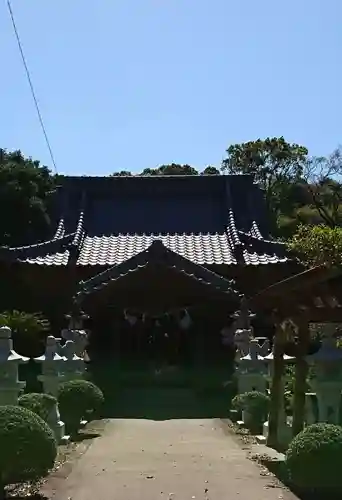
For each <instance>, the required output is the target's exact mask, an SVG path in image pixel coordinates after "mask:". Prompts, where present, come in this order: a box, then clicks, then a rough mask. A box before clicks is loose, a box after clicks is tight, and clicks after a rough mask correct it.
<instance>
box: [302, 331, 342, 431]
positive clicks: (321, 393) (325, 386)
mask: <svg viewBox="0 0 342 500" xmlns="http://www.w3.org/2000/svg"><path fill="white" fill-rule="evenodd" d="M336 333H337V325H335V324H333V323H327V324H324V325H322V334H323V338H322V345H321V348H320V349H319V350H318V351H317V352H316V353H314V354H312V355H310V356H307V358H306V360H307V362H308V363H309V364H311V365H312V366H313V368H314V377H313V379H312V380H311V381H310V385H311V388H312V389H313V391H314V392H315V393H316V397H317V404H318V421H319V422H328V423H333V424H338V423H339V409H340V402H341V390H342V350H341V349H340V348H338V347H337V339H336Z"/></svg>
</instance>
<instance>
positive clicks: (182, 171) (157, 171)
mask: <svg viewBox="0 0 342 500" xmlns="http://www.w3.org/2000/svg"><path fill="white" fill-rule="evenodd" d="M140 175H198V171H197V170H196V169H195V168H194V167H191V166H190V165H180V164H178V163H170V164H169V165H160V166H159V167H157V168H145V169H144V170H143V171H142V172H141V174H140Z"/></svg>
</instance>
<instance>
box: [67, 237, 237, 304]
mask: <svg viewBox="0 0 342 500" xmlns="http://www.w3.org/2000/svg"><path fill="white" fill-rule="evenodd" d="M155 265H161V266H162V267H163V268H168V269H172V270H173V271H174V272H176V273H181V274H185V275H186V276H188V277H189V278H190V279H193V280H195V281H197V282H198V283H200V284H203V285H207V286H210V287H212V288H214V289H216V290H219V291H220V292H222V293H225V294H229V295H230V297H231V299H233V300H235V301H240V298H241V295H240V293H239V292H238V291H237V290H235V289H234V284H235V283H234V281H233V280H228V279H226V278H224V277H223V276H220V275H218V274H216V273H214V272H213V271H210V270H209V269H207V268H205V267H203V266H201V265H199V264H197V263H194V262H193V261H192V260H189V259H187V258H185V257H183V256H181V255H180V254H179V253H176V252H174V251H172V250H170V249H169V248H167V247H166V246H165V245H164V244H163V242H162V241H161V240H156V239H155V240H153V241H152V242H151V244H150V245H149V246H148V248H146V249H145V250H143V251H141V252H139V253H138V254H135V255H134V256H132V257H130V258H129V259H126V260H123V261H122V262H121V263H120V264H116V265H113V266H111V267H109V268H108V269H106V270H105V271H103V272H101V273H99V274H97V275H96V276H93V277H92V278H90V279H88V280H87V281H81V282H80V289H79V291H78V293H77V294H76V297H75V299H76V303H77V302H79V301H82V298H83V297H84V295H87V294H89V293H91V292H92V291H94V290H99V289H101V288H103V287H105V286H107V285H108V284H109V283H111V282H113V281H117V280H120V279H121V278H124V277H125V276H127V275H128V274H130V273H135V272H137V271H139V270H141V269H144V268H147V267H149V266H155Z"/></svg>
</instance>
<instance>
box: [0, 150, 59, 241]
mask: <svg viewBox="0 0 342 500" xmlns="http://www.w3.org/2000/svg"><path fill="white" fill-rule="evenodd" d="M55 186H56V179H55V177H54V176H52V175H51V172H50V170H49V169H48V168H47V167H45V166H42V165H40V163H39V161H35V160H32V158H25V157H24V156H23V154H22V153H21V151H13V152H8V151H7V150H5V149H0V213H1V214H2V217H0V245H9V246H16V245H18V246H20V245H24V244H29V243H32V242H36V241H37V240H39V239H45V238H46V236H47V235H48V233H49V228H50V217H49V215H48V205H49V201H50V199H51V194H52V192H53V190H54V188H55Z"/></svg>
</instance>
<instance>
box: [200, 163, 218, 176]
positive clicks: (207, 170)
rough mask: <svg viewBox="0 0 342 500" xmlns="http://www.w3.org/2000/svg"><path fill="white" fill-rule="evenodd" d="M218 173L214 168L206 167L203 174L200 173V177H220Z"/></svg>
mask: <svg viewBox="0 0 342 500" xmlns="http://www.w3.org/2000/svg"><path fill="white" fill-rule="evenodd" d="M220 173H221V172H220V171H219V170H218V169H217V168H216V167H213V166H212V165H208V166H207V167H206V168H205V169H204V170H203V172H201V175H220Z"/></svg>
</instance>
